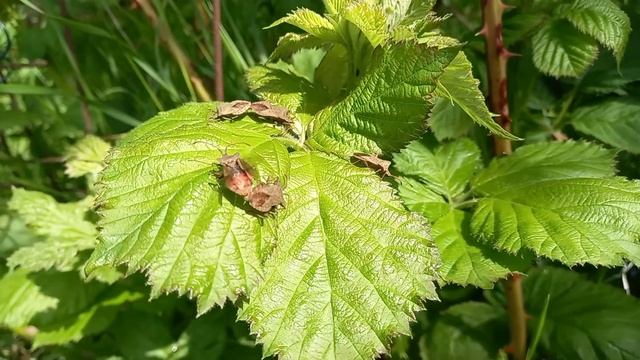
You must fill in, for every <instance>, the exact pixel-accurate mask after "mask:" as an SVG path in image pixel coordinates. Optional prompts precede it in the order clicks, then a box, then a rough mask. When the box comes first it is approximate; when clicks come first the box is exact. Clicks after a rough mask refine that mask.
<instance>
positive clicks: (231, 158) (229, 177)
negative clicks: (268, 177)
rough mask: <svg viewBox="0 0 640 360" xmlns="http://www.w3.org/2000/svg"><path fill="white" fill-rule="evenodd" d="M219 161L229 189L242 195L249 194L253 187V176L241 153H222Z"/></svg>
mask: <svg viewBox="0 0 640 360" xmlns="http://www.w3.org/2000/svg"><path fill="white" fill-rule="evenodd" d="M219 163H220V165H221V166H222V178H223V179H224V184H225V186H226V187H227V189H229V190H231V191H233V192H234V193H236V194H238V195H240V196H242V197H246V196H249V194H251V190H252V189H253V176H252V175H251V173H250V172H249V165H247V163H245V162H244V161H243V160H242V159H240V154H238V153H236V154H233V155H222V157H221V158H220V160H219Z"/></svg>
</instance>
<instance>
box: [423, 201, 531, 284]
mask: <svg viewBox="0 0 640 360" xmlns="http://www.w3.org/2000/svg"><path fill="white" fill-rule="evenodd" d="M470 219H471V214H469V213H467V212H464V211H461V210H454V209H452V210H451V211H449V213H448V214H446V215H444V216H442V217H441V218H439V219H438V221H436V222H435V223H434V224H433V228H432V234H433V240H434V241H435V243H436V245H437V246H438V250H439V251H440V257H441V259H442V266H441V267H440V269H439V271H440V274H441V276H442V278H443V279H444V280H445V281H447V282H452V283H456V284H460V285H463V286H465V285H473V286H478V287H482V288H489V289H490V288H493V283H494V282H496V281H497V280H498V279H501V278H504V277H506V276H507V275H509V274H510V273H511V272H513V271H517V269H518V268H520V267H522V266H521V263H523V262H524V261H523V260H521V259H520V258H517V257H514V256H511V255H509V254H505V253H500V252H498V251H496V250H494V249H492V248H491V247H490V246H488V245H486V244H482V243H479V242H476V241H475V240H474V239H473V237H472V236H471V231H470V230H469V222H470Z"/></svg>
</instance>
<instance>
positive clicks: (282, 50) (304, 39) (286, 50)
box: [269, 33, 326, 62]
mask: <svg viewBox="0 0 640 360" xmlns="http://www.w3.org/2000/svg"><path fill="white" fill-rule="evenodd" d="M325 44H326V42H325V41H323V40H321V39H318V38H317V37H315V36H313V35H309V34H296V33H286V34H284V36H282V37H281V38H280V39H278V45H277V46H276V48H275V49H274V50H273V52H272V53H271V55H270V56H269V61H272V62H275V61H278V60H280V59H288V58H290V57H291V55H293V54H295V53H296V52H298V51H299V50H301V49H320V48H322V47H324V45H325Z"/></svg>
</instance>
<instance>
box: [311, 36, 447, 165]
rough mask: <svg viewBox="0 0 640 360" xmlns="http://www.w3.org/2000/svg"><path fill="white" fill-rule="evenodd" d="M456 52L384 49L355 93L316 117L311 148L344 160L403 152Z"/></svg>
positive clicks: (424, 48)
mask: <svg viewBox="0 0 640 360" xmlns="http://www.w3.org/2000/svg"><path fill="white" fill-rule="evenodd" d="M457 52H458V50H457V48H447V49H436V48H433V47H428V46H424V45H418V44H415V43H413V42H404V43H398V44H395V45H393V46H390V47H385V48H384V49H380V51H378V52H376V55H374V60H373V61H372V63H371V64H370V65H369V71H368V72H367V73H366V74H364V75H363V76H362V79H361V80H360V82H359V83H358V85H357V86H356V87H355V89H354V90H353V91H351V92H350V93H349V94H348V95H347V96H346V98H345V99H343V100H342V101H340V102H339V103H337V104H335V105H333V106H329V107H327V108H325V109H323V110H322V111H321V112H319V113H318V114H317V115H316V116H315V118H314V122H313V130H312V132H311V135H310V137H309V140H310V141H309V143H310V145H312V146H313V147H315V148H317V149H322V150H326V151H330V152H334V153H336V154H338V155H341V156H349V155H351V154H352V153H353V152H365V153H374V154H379V153H384V152H393V151H397V150H399V149H400V148H401V147H402V146H404V145H405V144H406V143H407V142H409V141H410V140H412V139H414V138H415V137H417V136H419V134H421V133H422V131H423V130H424V128H425V119H426V115H427V113H428V111H429V109H430V108H431V106H432V102H431V101H430V99H429V97H430V96H432V94H433V92H434V91H435V88H436V81H437V79H438V78H439V77H440V76H441V74H442V72H443V70H444V68H445V67H446V66H447V65H448V64H449V63H450V62H451V60H452V59H453V58H454V57H455V55H456V54H457Z"/></svg>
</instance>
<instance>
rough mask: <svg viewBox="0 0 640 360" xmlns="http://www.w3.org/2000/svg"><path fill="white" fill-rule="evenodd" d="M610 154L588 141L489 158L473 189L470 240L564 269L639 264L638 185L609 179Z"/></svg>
mask: <svg viewBox="0 0 640 360" xmlns="http://www.w3.org/2000/svg"><path fill="white" fill-rule="evenodd" d="M613 173H614V163H613V153H612V152H611V151H608V150H604V149H602V148H600V147H598V146H595V145H590V144H588V143H574V142H564V143H558V142H556V143H541V144H536V145H527V146H523V147H521V148H520V149H518V150H517V151H516V152H515V153H514V154H513V155H511V156H508V157H506V158H502V159H497V160H494V162H493V163H492V164H491V165H490V166H489V167H487V168H486V169H485V170H484V171H482V172H481V173H479V174H478V175H477V176H476V177H475V179H474V180H472V185H473V188H474V191H475V192H476V193H478V194H480V195H483V196H485V197H484V198H481V199H480V200H479V202H478V205H477V207H476V209H475V212H474V215H473V219H472V230H473V233H474V235H475V236H477V237H479V238H480V239H482V240H483V241H486V242H488V243H491V244H492V245H493V246H494V247H496V248H498V249H502V250H506V251H509V252H518V251H520V250H521V249H524V248H528V249H531V250H533V251H534V252H535V253H536V254H537V255H539V256H546V257H549V258H552V259H555V260H559V261H561V262H563V263H565V264H569V265H573V264H577V263H585V262H588V263H592V264H602V265H618V264H621V263H622V259H623V258H628V259H631V260H634V261H636V260H637V259H640V246H639V245H638V244H637V240H638V237H639V236H638V235H639V234H640V183H638V182H631V181H627V180H625V179H622V178H614V177H612V176H613Z"/></svg>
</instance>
